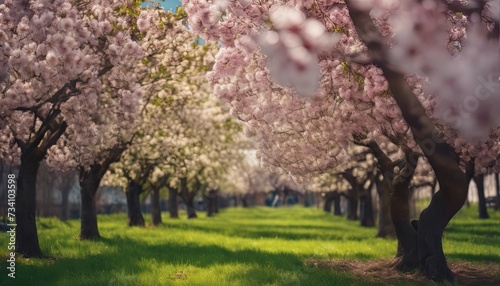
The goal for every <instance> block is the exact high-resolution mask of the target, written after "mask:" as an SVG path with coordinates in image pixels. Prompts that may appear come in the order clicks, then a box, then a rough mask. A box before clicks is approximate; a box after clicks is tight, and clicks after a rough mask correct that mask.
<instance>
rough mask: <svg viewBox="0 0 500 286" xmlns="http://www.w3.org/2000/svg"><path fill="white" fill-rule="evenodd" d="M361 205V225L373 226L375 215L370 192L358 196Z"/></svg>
mask: <svg viewBox="0 0 500 286" xmlns="http://www.w3.org/2000/svg"><path fill="white" fill-rule="evenodd" d="M360 201H361V206H360V209H361V210H363V213H362V216H361V226H365V227H372V226H375V216H374V214H373V202H372V194H371V192H368V193H367V194H364V195H362V196H361V197H360Z"/></svg>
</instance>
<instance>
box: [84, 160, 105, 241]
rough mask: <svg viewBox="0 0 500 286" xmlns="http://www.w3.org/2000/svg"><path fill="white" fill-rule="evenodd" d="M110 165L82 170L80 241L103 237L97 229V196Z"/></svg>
mask: <svg viewBox="0 0 500 286" xmlns="http://www.w3.org/2000/svg"><path fill="white" fill-rule="evenodd" d="M107 167H109V164H105V166H102V165H100V164H93V165H91V166H90V167H89V168H88V169H87V170H85V169H81V170H80V175H79V182H80V197H81V209H80V213H81V214H80V239H81V240H98V239H99V238H100V237H101V236H100V234H99V230H98V227H97V211H96V194H97V190H98V188H99V184H100V182H101V179H102V177H103V176H104V174H105V173H106V170H107Z"/></svg>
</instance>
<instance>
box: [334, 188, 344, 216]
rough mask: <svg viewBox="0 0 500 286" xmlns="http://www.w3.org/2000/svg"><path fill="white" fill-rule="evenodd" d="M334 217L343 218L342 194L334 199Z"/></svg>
mask: <svg viewBox="0 0 500 286" xmlns="http://www.w3.org/2000/svg"><path fill="white" fill-rule="evenodd" d="M333 215H336V216H341V215H342V208H341V206H340V194H339V193H338V192H337V194H336V195H335V196H334V197H333Z"/></svg>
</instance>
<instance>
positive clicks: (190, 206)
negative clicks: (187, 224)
mask: <svg viewBox="0 0 500 286" xmlns="http://www.w3.org/2000/svg"><path fill="white" fill-rule="evenodd" d="M184 203H185V204H186V208H187V216H188V218H197V217H198V216H197V215H196V209H195V208H194V196H189V198H188V199H187V200H186V201H185V202H184Z"/></svg>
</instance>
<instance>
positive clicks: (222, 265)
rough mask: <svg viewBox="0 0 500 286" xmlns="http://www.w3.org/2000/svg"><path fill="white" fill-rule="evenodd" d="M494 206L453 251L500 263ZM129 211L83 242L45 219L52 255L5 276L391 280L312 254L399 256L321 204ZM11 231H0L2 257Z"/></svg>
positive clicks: (45, 243) (76, 280) (35, 280)
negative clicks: (143, 223) (134, 220)
mask: <svg viewBox="0 0 500 286" xmlns="http://www.w3.org/2000/svg"><path fill="white" fill-rule="evenodd" d="M491 214H492V218H491V219H490V220H479V219H475V217H476V208H471V209H470V210H467V209H465V210H463V211H462V212H461V213H460V214H459V215H458V216H457V217H456V218H455V219H454V220H453V221H452V222H451V224H450V226H449V227H448V229H447V231H446V233H445V238H444V250H445V253H446V254H447V256H448V258H449V260H450V261H457V260H466V261H469V262H471V263H474V264H478V265H484V264H489V265H491V264H496V265H497V266H498V265H500V214H499V213H496V214H495V213H491ZM183 215H184V214H183ZM146 219H148V220H149V219H150V217H146ZM126 221H127V218H126V215H125V214H119V215H110V216H105V215H103V216H99V228H100V232H101V235H102V236H103V239H102V240H101V241H99V242H82V241H79V240H78V237H77V235H78V230H79V221H77V220H76V221H75V220H71V221H68V222H61V221H60V220H58V219H40V220H39V221H38V230H39V237H40V244H41V247H42V250H43V251H44V253H45V254H46V255H48V256H50V258H49V259H22V258H19V259H18V261H17V269H16V279H15V280H14V279H10V278H7V276H6V275H7V271H6V269H5V267H4V266H2V267H1V270H0V275H1V276H0V284H1V285H94V286H95V285H134V286H135V285H383V283H376V282H370V281H367V280H364V279H362V278H360V277H359V276H354V275H352V274H350V273H345V272H339V271H333V270H331V269H324V268H321V267H320V268H318V267H313V266H308V264H306V263H305V261H306V260H308V259H310V258H315V259H320V260H321V259H325V258H334V259H349V260H380V259H384V260H389V259H390V258H392V256H393V253H394V252H395V248H396V243H395V241H394V240H390V239H379V238H375V237H374V236H375V234H376V229H374V228H362V227H360V226H359V223H358V222H350V221H347V220H346V219H345V218H344V217H333V216H332V215H329V214H326V213H323V212H322V211H321V210H318V209H315V208H300V207H294V208H280V209H270V208H264V207H257V208H250V209H241V208H233V209H226V210H222V212H221V213H220V214H219V215H218V216H216V217H213V218H207V217H205V215H204V214H200V218H198V219H195V220H187V219H184V218H181V219H179V220H172V219H169V218H167V217H166V216H164V217H163V221H164V222H165V223H164V224H163V225H162V226H160V227H156V228H155V227H146V228H129V227H127V226H126ZM6 239H7V235H6V234H5V233H0V249H1V251H0V255H1V257H0V258H1V261H5V260H6V256H5V254H6V253H7V246H6V245H7V244H6V242H7V241H6ZM0 265H5V262H0ZM14 282H15V283H14ZM412 283H413V285H416V282H409V281H390V284H391V285H409V284H410V285H411V284H412ZM426 284H428V285H435V284H434V283H433V282H427V283H426ZM419 285H421V284H419Z"/></svg>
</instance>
